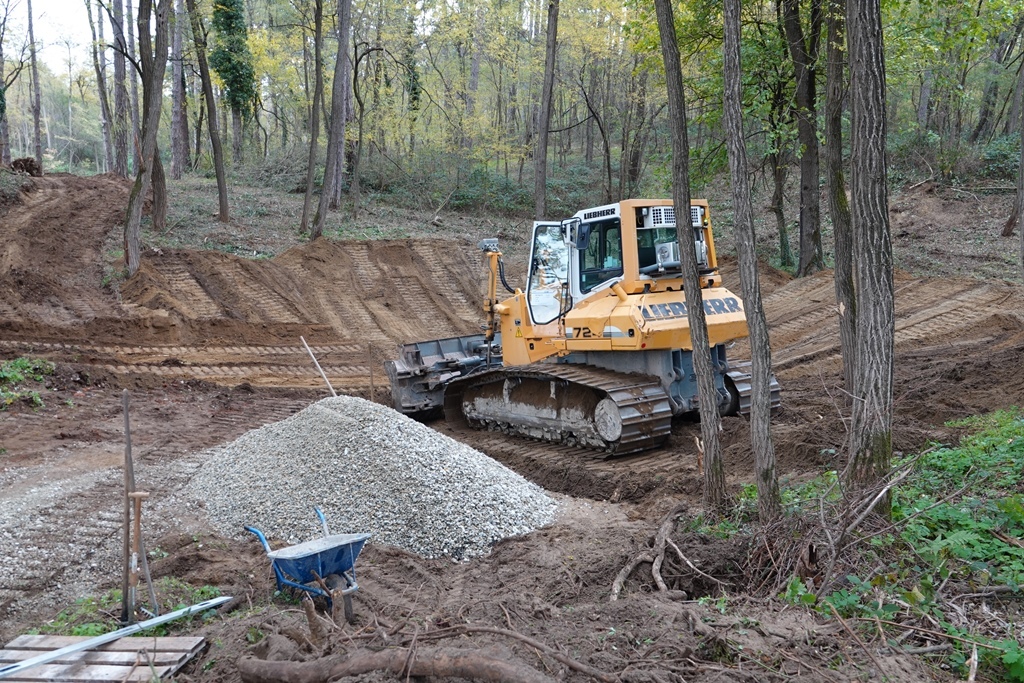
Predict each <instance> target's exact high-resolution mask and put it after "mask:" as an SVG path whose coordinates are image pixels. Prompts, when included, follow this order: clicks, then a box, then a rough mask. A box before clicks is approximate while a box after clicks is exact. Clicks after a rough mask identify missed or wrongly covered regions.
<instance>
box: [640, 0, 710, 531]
mask: <svg viewBox="0 0 1024 683" xmlns="http://www.w3.org/2000/svg"><path fill="white" fill-rule="evenodd" d="M654 8H655V10H657V14H658V33H659V34H660V36H661V55H662V59H663V60H664V62H665V80H666V87H667V89H668V108H669V122H670V127H671V130H672V202H673V204H674V205H675V213H676V216H677V218H676V233H677V239H678V240H679V254H680V258H681V261H682V270H683V291H684V293H685V295H686V302H687V306H686V314H687V321H688V322H689V324H690V338H691V342H692V345H693V370H694V373H695V374H696V375H697V390H698V396H699V397H700V400H699V407H700V423H701V424H700V431H701V435H702V436H703V438H704V506H705V508H706V509H708V510H709V511H716V512H717V511H719V510H721V509H722V508H723V507H724V506H725V500H726V491H725V466H724V465H723V463H722V448H721V444H720V442H719V438H718V432H719V430H720V429H721V417H720V416H719V414H718V398H717V397H718V392H717V391H716V390H715V380H714V371H713V368H712V364H711V347H710V346H709V341H708V328H707V321H706V319H705V314H704V305H703V300H704V299H703V297H702V296H701V291H700V278H699V276H698V274H697V254H696V253H695V252H694V249H693V246H692V245H693V228H691V227H690V220H689V216H690V163H689V162H690V144H689V141H688V140H687V136H686V102H685V100H684V98H683V73H682V68H681V66H680V63H679V45H678V43H677V42H676V28H675V19H674V18H673V15H672V0H654Z"/></svg>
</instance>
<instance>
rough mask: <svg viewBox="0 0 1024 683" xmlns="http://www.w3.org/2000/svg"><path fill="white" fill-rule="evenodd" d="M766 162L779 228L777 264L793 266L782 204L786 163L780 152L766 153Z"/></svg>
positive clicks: (773, 209) (776, 224)
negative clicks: (769, 173) (770, 169)
mask: <svg viewBox="0 0 1024 683" xmlns="http://www.w3.org/2000/svg"><path fill="white" fill-rule="evenodd" d="M768 163H769V164H770V165H771V167H772V188H773V189H772V205H771V211H772V213H774V214H775V227H776V228H778V230H779V265H780V266H782V267H783V268H791V267H792V266H793V249H792V248H791V247H790V246H789V226H788V225H787V224H786V209H785V207H784V206H783V199H784V198H785V190H786V164H785V162H784V161H783V156H782V153H781V152H778V151H776V152H772V153H771V154H769V155H768Z"/></svg>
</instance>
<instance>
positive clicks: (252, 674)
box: [238, 648, 554, 683]
mask: <svg viewBox="0 0 1024 683" xmlns="http://www.w3.org/2000/svg"><path fill="white" fill-rule="evenodd" d="M238 671H239V673H240V674H241V676H242V680H243V681H245V683H326V681H332V680H336V679H338V678H341V677H342V676H358V675H360V674H365V673H369V672H371V671H390V672H391V673H393V674H396V675H405V676H424V677H435V678H450V677H451V678H467V679H471V680H478V681H496V682H498V681H522V682H523V683H552V682H553V680H554V679H552V678H550V677H548V676H545V675H544V674H542V673H540V672H539V671H537V670H536V669H534V668H532V667H529V666H526V665H525V664H517V663H513V662H506V661H502V660H500V659H497V658H495V657H491V656H489V655H485V654H482V653H481V652H479V651H478V650H467V649H460V648H422V649H413V648H409V649H405V648H388V649H385V650H378V651H372V650H365V649H362V650H355V651H353V652H351V653H348V654H345V655H331V656H329V657H323V658H321V659H316V660H313V661H310V662H270V661H265V660H262V659H255V658H251V657H244V658H242V659H240V660H238Z"/></svg>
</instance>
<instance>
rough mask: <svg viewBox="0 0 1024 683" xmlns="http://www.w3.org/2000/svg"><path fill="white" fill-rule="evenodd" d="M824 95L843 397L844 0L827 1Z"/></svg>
mask: <svg viewBox="0 0 1024 683" xmlns="http://www.w3.org/2000/svg"><path fill="white" fill-rule="evenodd" d="M827 2H828V3H829V4H828V7H827V8H826V14H827V16H826V18H825V25H826V34H827V38H826V40H827V46H826V55H827V57H826V61H827V62H828V67H827V69H826V76H825V78H826V81H827V86H826V87H827V90H826V92H825V177H826V181H827V186H828V211H829V214H830V215H831V216H832V233H833V235H835V245H836V265H835V272H834V280H835V290H836V305H837V306H838V308H839V348H840V351H841V353H842V356H843V383H844V385H845V386H846V391H847V394H849V393H850V392H852V391H853V377H854V361H855V355H856V349H857V306H856V299H855V296H854V289H853V233H852V232H851V228H850V205H849V204H848V203H847V201H846V179H845V177H844V176H843V97H844V93H845V90H846V87H845V83H844V78H843V73H844V64H845V61H846V59H845V55H844V54H843V47H842V46H843V40H844V36H843V31H844V27H843V22H844V19H845V15H846V0H827Z"/></svg>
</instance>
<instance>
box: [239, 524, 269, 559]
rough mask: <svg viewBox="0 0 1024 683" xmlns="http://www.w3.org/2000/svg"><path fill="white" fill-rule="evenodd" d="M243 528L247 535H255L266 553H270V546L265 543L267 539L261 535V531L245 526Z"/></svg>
mask: <svg viewBox="0 0 1024 683" xmlns="http://www.w3.org/2000/svg"><path fill="white" fill-rule="evenodd" d="M244 528H245V530H246V531H248V532H249V533H252V534H256V538H258V539H260V543H262V544H263V549H264V550H266V551H267V552H268V553H269V552H270V544H269V543H267V537H266V536H264V535H263V532H262V531H260V530H259V529H257V528H256V527H254V526H247V527H244Z"/></svg>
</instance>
